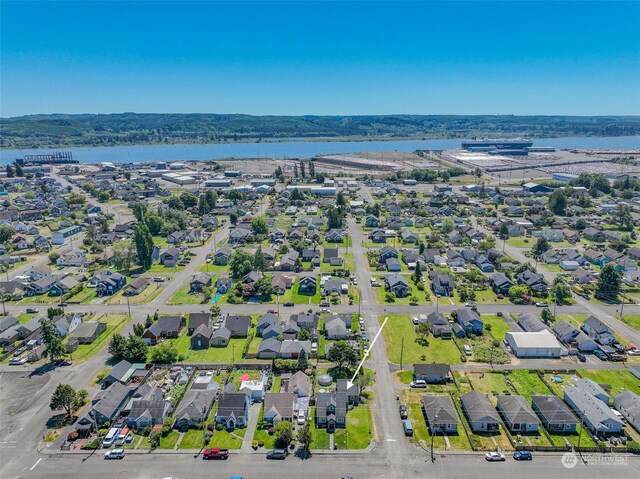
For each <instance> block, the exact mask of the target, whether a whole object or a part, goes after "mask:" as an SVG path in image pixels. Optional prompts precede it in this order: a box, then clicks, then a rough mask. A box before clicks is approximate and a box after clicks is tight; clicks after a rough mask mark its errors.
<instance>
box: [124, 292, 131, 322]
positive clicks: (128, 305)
mask: <svg viewBox="0 0 640 479" xmlns="http://www.w3.org/2000/svg"><path fill="white" fill-rule="evenodd" d="M125 297H126V298H127V311H129V319H131V305H130V304H129V295H128V294H125Z"/></svg>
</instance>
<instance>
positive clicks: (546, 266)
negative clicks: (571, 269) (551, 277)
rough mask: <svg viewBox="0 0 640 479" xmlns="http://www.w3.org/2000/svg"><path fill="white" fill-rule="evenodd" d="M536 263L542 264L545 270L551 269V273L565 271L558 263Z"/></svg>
mask: <svg viewBox="0 0 640 479" xmlns="http://www.w3.org/2000/svg"><path fill="white" fill-rule="evenodd" d="M538 264H539V265H540V266H542V267H543V268H544V269H546V270H547V271H551V272H553V273H566V271H565V270H563V269H562V268H561V267H560V265H558V264H546V263H538Z"/></svg>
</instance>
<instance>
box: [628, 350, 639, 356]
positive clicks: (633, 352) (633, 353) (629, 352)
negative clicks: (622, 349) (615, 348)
mask: <svg viewBox="0 0 640 479" xmlns="http://www.w3.org/2000/svg"><path fill="white" fill-rule="evenodd" d="M627 354H628V355H629V356H640V349H632V350H631V351H627Z"/></svg>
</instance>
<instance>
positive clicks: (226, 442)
mask: <svg viewBox="0 0 640 479" xmlns="http://www.w3.org/2000/svg"><path fill="white" fill-rule="evenodd" d="M244 433H245V429H236V430H234V431H233V434H232V433H230V432H228V431H225V430H222V431H214V432H213V437H212V438H211V441H210V442H209V445H208V447H219V448H220V449H240V448H241V447H242V439H239V438H237V437H236V436H240V437H244Z"/></svg>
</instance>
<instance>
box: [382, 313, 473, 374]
mask: <svg viewBox="0 0 640 479" xmlns="http://www.w3.org/2000/svg"><path fill="white" fill-rule="evenodd" d="M388 317H389V321H387V324H386V326H385V327H384V329H383V330H382V335H383V337H384V342H385V345H386V348H387V354H388V356H389V361H391V362H392V363H395V364H400V355H401V353H402V356H403V358H402V362H403V364H405V365H411V364H414V363H419V362H427V363H431V362H437V363H446V364H460V362H461V360H460V350H458V347H457V346H456V345H455V343H454V342H453V340H450V339H440V338H434V337H433V336H429V337H428V338H427V340H428V342H429V344H428V346H422V345H420V344H418V343H416V341H415V340H416V338H417V335H416V332H415V327H414V326H413V324H412V323H411V319H410V318H409V316H405V315H401V314H390V315H388ZM379 320H380V323H382V321H383V320H384V317H382V316H381V317H380V318H379ZM402 338H404V352H402ZM422 356H424V357H425V358H424V360H423V359H422Z"/></svg>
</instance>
